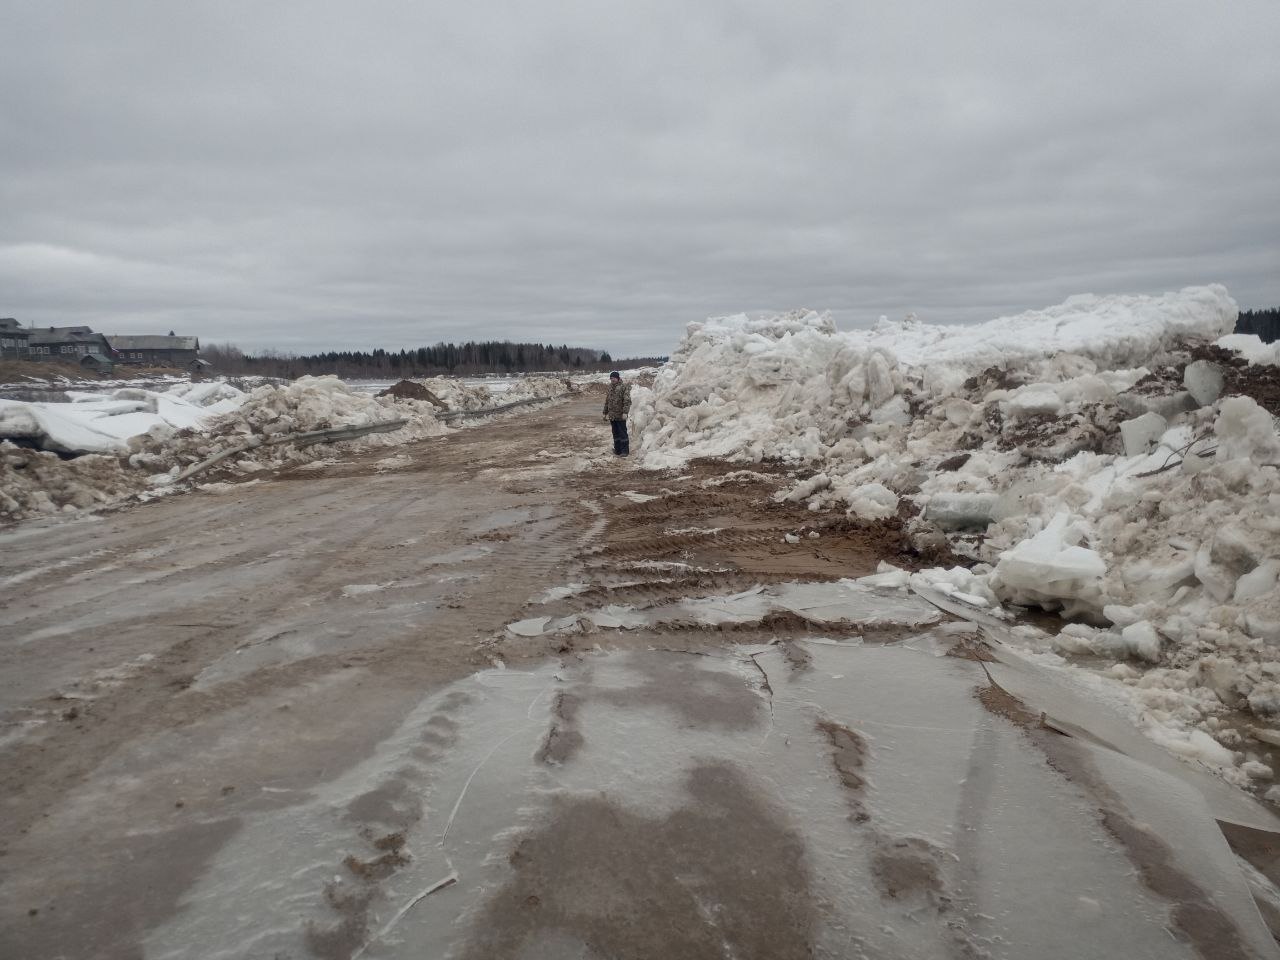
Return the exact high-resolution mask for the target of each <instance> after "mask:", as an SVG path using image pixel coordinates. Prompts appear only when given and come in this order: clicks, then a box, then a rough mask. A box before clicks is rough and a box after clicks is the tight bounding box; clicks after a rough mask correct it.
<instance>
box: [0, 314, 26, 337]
mask: <svg viewBox="0 0 1280 960" xmlns="http://www.w3.org/2000/svg"><path fill="white" fill-rule="evenodd" d="M0 330H3V331H4V332H5V333H26V332H27V331H26V329H25V328H24V327H23V326H22V324H20V323H19V322H18V321H17V320H15V319H13V317H0Z"/></svg>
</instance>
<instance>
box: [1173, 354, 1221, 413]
mask: <svg viewBox="0 0 1280 960" xmlns="http://www.w3.org/2000/svg"><path fill="white" fill-rule="evenodd" d="M1182 385H1183V386H1184V387H1186V388H1187V393H1189V394H1191V396H1193V397H1195V399H1196V402H1197V403H1198V404H1200V406H1202V407H1207V406H1208V405H1209V404H1211V403H1217V402H1218V398H1219V397H1220V396H1222V389H1223V387H1224V386H1226V378H1225V377H1224V376H1223V375H1222V368H1221V367H1219V366H1218V365H1217V364H1216V363H1210V362H1209V361H1208V360H1195V361H1193V362H1191V363H1188V364H1187V368H1186V370H1184V371H1183V373H1182Z"/></svg>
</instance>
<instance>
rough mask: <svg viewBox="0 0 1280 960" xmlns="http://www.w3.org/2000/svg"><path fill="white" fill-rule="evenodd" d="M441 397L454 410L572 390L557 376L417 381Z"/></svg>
mask: <svg viewBox="0 0 1280 960" xmlns="http://www.w3.org/2000/svg"><path fill="white" fill-rule="evenodd" d="M415 382H417V383H421V384H422V385H423V386H424V387H426V388H427V389H428V390H430V391H431V392H432V393H433V394H435V396H436V397H438V398H439V399H440V400H441V401H442V402H443V403H444V404H445V406H447V407H448V408H449V409H450V410H466V411H474V410H484V409H486V408H488V407H498V406H502V405H503V404H507V403H515V402H518V401H521V400H543V399H551V398H553V397H558V396H561V395H562V394H564V393H567V392H569V387H568V385H567V384H566V383H565V381H564V380H561V379H558V378H556V377H521V378H519V379H517V380H494V381H493V382H491V383H475V382H468V381H466V380H460V379H457V378H455V377H431V378H429V379H425V380H418V381H415Z"/></svg>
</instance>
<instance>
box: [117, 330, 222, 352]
mask: <svg viewBox="0 0 1280 960" xmlns="http://www.w3.org/2000/svg"><path fill="white" fill-rule="evenodd" d="M107 340H108V342H109V343H110V344H111V346H112V347H113V348H114V349H116V350H199V349H200V338H199V337H162V336H153V335H151V334H145V335H142V336H136V337H107Z"/></svg>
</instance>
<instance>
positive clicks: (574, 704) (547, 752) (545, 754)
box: [538, 693, 584, 766]
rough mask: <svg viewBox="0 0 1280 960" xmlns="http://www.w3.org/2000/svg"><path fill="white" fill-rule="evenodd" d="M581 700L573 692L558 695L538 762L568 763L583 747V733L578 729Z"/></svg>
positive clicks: (555, 764) (553, 764)
mask: <svg viewBox="0 0 1280 960" xmlns="http://www.w3.org/2000/svg"><path fill="white" fill-rule="evenodd" d="M580 705H581V704H580V701H579V700H578V698H577V697H576V696H574V695H573V694H571V693H560V694H557V695H556V699H555V703H554V704H553V705H552V707H551V717H552V720H551V729H550V730H549V731H547V738H546V739H545V740H544V741H542V747H541V748H540V749H539V750H538V762H539V763H546V764H550V765H552V766H558V765H560V764H562V763H568V762H569V761H570V760H572V759H573V757H574V755H575V754H576V753H577V752H578V751H579V750H580V749H582V745H583V743H584V741H583V739H582V734H581V733H580V732H579V731H578V726H577V725H578V708H579V706H580Z"/></svg>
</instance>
